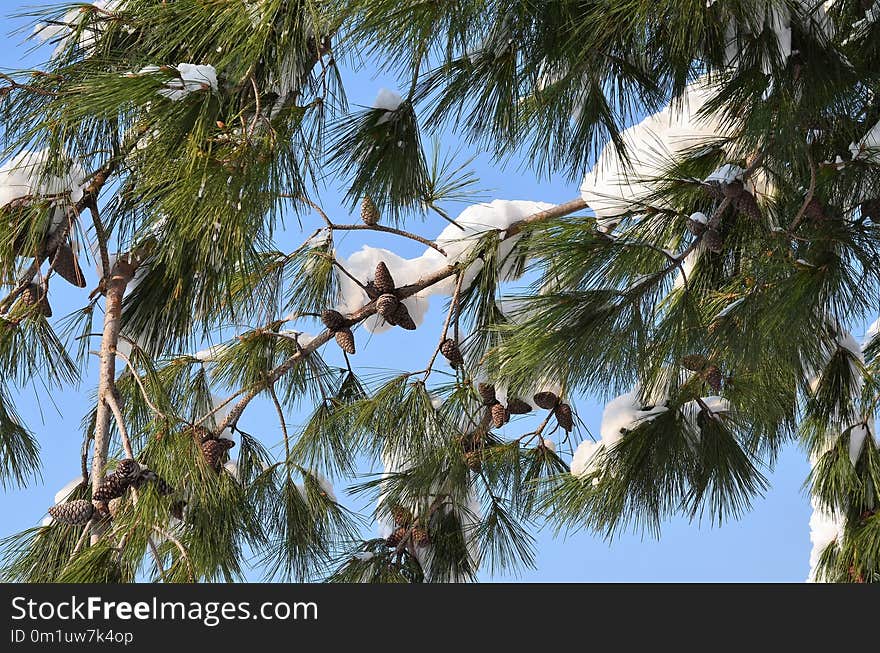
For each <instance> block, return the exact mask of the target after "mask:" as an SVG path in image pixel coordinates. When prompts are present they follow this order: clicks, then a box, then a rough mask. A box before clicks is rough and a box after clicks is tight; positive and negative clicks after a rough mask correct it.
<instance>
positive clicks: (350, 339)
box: [321, 261, 416, 354]
mask: <svg viewBox="0 0 880 653" xmlns="http://www.w3.org/2000/svg"><path fill="white" fill-rule="evenodd" d="M365 288H366V290H367V294H368V295H369V297H370V300H372V301H375V302H376V312H377V313H378V314H379V315H381V316H382V318H383V319H384V320H385V321H386V322H387V323H388V324H390V325H392V326H399V327H400V328H401V329H406V330H407V331H413V330H414V329H415V328H416V323H415V322H414V321H413V319H412V316H410V314H409V310H407V308H406V305H405V304H404V303H403V302H402V301H401V300H400V299H399V298H398V294H397V289H396V288H395V285H394V279H393V278H392V276H391V272H389V271H388V266H387V265H385V263H384V262H382V261H379V264H378V265H377V266H376V275H375V277H374V278H373V280H372V281H370V282H368V283H367V285H366V286H365ZM321 321H322V322H323V323H324V326H325V327H326V328H327V329H328V330H329V331H330V332H332V333H333V337H334V338H336V344H338V345H339V348H340V349H342V351H344V352H345V353H346V354H354V353H356V351H357V348H356V347H355V343H354V334H353V333H352V331H351V326H352V324H353V322H352V321H351V320H349V319H348V318H347V317H345V316H344V315H343V314H342V313H340V312H339V311H334V310H333V309H327V310H325V311H324V312H322V313H321Z"/></svg>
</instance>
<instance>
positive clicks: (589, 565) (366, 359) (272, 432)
mask: <svg viewBox="0 0 880 653" xmlns="http://www.w3.org/2000/svg"><path fill="white" fill-rule="evenodd" d="M30 6H31V4H30V3H26V2H18V1H17V0H7V1H6V2H4V3H2V11H3V13H4V14H6V15H9V14H12V13H15V12H16V11H20V10H22V9H25V8H27V7H30ZM22 24H23V21H21V20H18V19H8V18H4V19H3V29H2V35H0V38H2V41H0V43H2V46H3V53H2V55H0V69H2V70H4V71H8V70H9V69H19V68H26V67H28V66H35V65H37V63H38V62H39V61H40V60H41V59H42V58H43V57H44V56H45V52H40V53H36V54H30V55H28V54H26V50H27V49H28V46H25V45H22V43H21V41H22V35H20V34H14V35H13V34H11V32H12V31H13V30H15V29H16V28H18V27H20V26H21V25H22ZM345 79H346V89H347V92H348V97H349V101H350V102H351V103H352V104H353V105H355V104H360V105H370V104H371V103H372V102H373V99H374V98H375V96H376V93H377V91H378V89H379V88H381V87H387V88H391V89H395V88H396V84H395V81H394V80H393V79H389V78H386V77H382V76H375V75H374V74H373V73H372V71H371V70H370V69H369V68H366V69H362V70H357V71H352V70H348V71H346V75H345ZM443 147H444V148H446V149H451V150H455V149H457V148H458V147H462V153H463V154H465V155H468V156H469V155H470V154H476V155H477V158H476V160H475V161H474V164H473V167H474V169H475V170H476V172H477V173H478V176H479V177H480V180H481V187H482V188H486V189H491V191H490V192H489V193H488V198H490V199H491V198H500V199H511V200H515V199H520V200H536V201H544V202H552V203H559V202H564V201H567V200H570V199H573V198H574V197H576V196H577V194H578V190H577V188H578V185H579V184H578V182H577V181H572V180H569V179H565V178H564V177H562V176H560V177H554V178H550V179H538V178H536V177H535V175H534V174H533V173H531V172H530V171H528V170H527V169H526V168H525V166H524V165H522V164H523V163H524V161H523V159H522V157H521V156H520V155H516V154H515V155H513V156H512V157H511V159H510V161H509V162H507V165H506V166H504V167H500V166H498V165H496V164H494V163H493V162H492V161H491V159H490V158H489V157H488V156H486V155H483V154H481V153H479V152H475V151H473V150H471V149H469V148H468V147H467V144H466V143H463V142H461V139H460V138H458V137H457V136H456V134H455V133H447V134H445V135H444V138H443ZM320 202H321V204H322V205H323V206H324V207H325V209H326V210H327V211H328V213H330V215H331V216H332V217H333V218H334V220H335V221H337V222H350V221H356V220H357V216H351V218H349V217H348V212H347V211H346V210H345V209H344V208H343V207H342V206H341V193H340V192H339V189H338V188H336V187H334V186H332V185H330V186H329V187H328V188H326V189H324V190H322V191H321V194H320ZM462 208H463V206H461V205H460V206H449V207H448V209H449V210H450V211H452V212H456V213H457V212H458V211H460V210H461V209H462ZM314 219H315V216H310V217H308V218H307V220H306V221H305V222H304V224H305V228H306V230H307V231H310V229H311V228H313V225H316V224H317V223H316V222H314ZM288 227H289V228H288V230H287V231H286V232H285V233H284V235H283V236H281V238H280V239H279V240H280V244H281V245H282V246H290V247H295V246H296V244H298V243H299V242H300V241H301V240H302V237H300V239H299V240H296V238H297V236H298V226H297V224H296V220H290V221H289V224H288ZM410 227H411V228H412V230H414V231H417V232H418V233H420V234H422V235H425V236H427V237H431V236H432V235H436V234H437V233H439V231H440V230H441V229H442V227H443V223H442V222H441V221H440V220H439V219H428V220H427V221H426V222H425V223H424V224H420V223H412V224H411V225H410ZM365 243H366V244H370V245H375V246H382V247H388V248H389V249H393V250H394V251H396V252H397V253H398V254H400V255H402V256H414V255H416V254H419V253H421V251H422V247H421V246H419V245H416V244H414V243H409V242H408V241H401V240H396V239H395V240H388V239H387V238H385V237H383V236H381V235H380V234H368V235H366V236H365V235H364V232H347V233H345V234H343V235H342V237H341V238H340V239H339V240H338V241H337V246H338V248H339V249H340V251H341V253H342V254H344V255H348V254H350V253H351V252H352V251H354V250H356V249H359V248H360V246H361V245H362V244H365ZM89 273H90V277H89V282H90V285H89V286H88V287H87V288H86V290H85V293H84V292H83V291H79V290H74V289H72V288H71V287H66V288H63V287H62V286H63V284H56V285H55V287H53V292H52V294H51V299H52V305H53V308H54V311H55V315H56V317H63V316H64V315H66V314H67V313H69V312H71V311H73V310H75V309H77V308H79V307H81V306H82V305H83V304H84V303H85V294H87V292H88V290H89V289H90V288H92V287H94V285H95V283H93V282H94V281H96V276H95V274H94V267H93V266H92V267H90V268H89ZM442 318H443V307H442V303H441V302H439V301H437V300H436V299H435V300H434V302H433V304H432V307H431V311H430V313H429V315H428V318H427V320H426V322H425V324H424V325H423V326H421V327H420V328H419V329H418V330H417V331H415V332H402V331H401V330H399V329H396V330H394V331H393V332H391V333H388V334H383V335H380V336H375V337H373V338H371V339H367V334H366V332H363V331H361V332H360V333H359V353H358V355H357V356H356V358H355V360H354V364H355V365H356V366H357V367H358V368H359V369H361V370H370V371H377V372H378V371H380V370H386V369H387V368H388V367H389V366H391V367H394V368H398V369H404V368H409V369H419V368H416V367H415V365H418V364H419V362H420V361H423V360H425V359H426V358H427V357H428V356H429V355H430V352H431V351H432V348H433V347H434V346H435V345H436V338H437V334H438V333H439V328H440V324H441V323H442ZM335 356H336V352H335V351H330V352H328V358H329V359H330V360H331V361H333V360H335V358H334V357H335ZM371 368H372V369H371ZM94 383H95V366H94V364H93V365H92V367H91V369H90V370H89V372H88V373H87V374H86V375H85V377H84V381H83V383H82V384H81V386H80V387H77V388H74V387H72V388H64V389H52V391H51V392H47V391H46V390H45V389H44V388H43V387H42V386H41V385H39V383H37V384H34V385H31V386H29V387H26V388H24V389H22V390H21V391H20V392H19V393H18V395H17V399H16V406H17V408H18V410H19V412H20V413H21V415H22V417H23V418H24V419H25V420H26V422H27V424H28V425H29V426H30V427H31V429H32V430H33V431H34V432H35V433H37V435H38V436H39V438H40V441H41V442H42V445H43V462H44V467H43V479H42V481H38V482H36V483H32V484H31V485H30V487H28V488H26V489H12V490H7V491H6V492H5V493H0V503H2V506H3V510H2V518H0V537H2V536H6V535H8V534H11V533H14V532H17V531H19V530H22V529H24V528H27V527H29V526H32V525H35V524H37V523H38V522H39V521H40V519H41V518H42V517H43V516H44V514H45V511H46V508H47V507H48V506H50V505H51V504H52V497H53V495H54V494H55V492H56V491H57V490H58V489H59V488H60V487H61V486H62V485H64V484H65V483H66V482H67V481H69V480H70V479H72V478H73V477H74V476H76V475H77V474H78V469H79V448H80V444H81V430H80V420H81V418H82V416H83V414H84V412H85V411H86V410H87V406H88V403H89V398H90V396H91V394H92V392H93V388H94ZM577 407H578V410H579V414H580V418H581V420H582V421H583V422H584V423H585V424H586V426H587V428H588V429H589V430H590V431H593V432H598V426H599V422H600V418H601V403H599V402H597V401H596V400H595V399H591V398H583V399H581V400H579V401H578V402H577ZM302 418H303V415H302V414H292V415H289V416H288V422H289V423H290V424H291V425H295V424H297V423H299V422H300V421H301V420H302ZM240 425H241V427H242V428H243V429H244V430H245V431H247V432H250V433H254V434H257V435H258V436H259V437H260V438H261V439H263V440H264V441H265V442H266V443H267V444H268V445H274V444H276V443H277V442H278V441H279V439H280V429H279V427H278V425H277V421H276V419H275V417H274V413H273V411H272V408H271V405H268V404H259V403H256V402H255V404H254V405H253V406H251V407H250V408H249V409H248V411H247V412H246V413H245V416H244V418H243V419H242V421H241V424H240ZM582 437H588V436H587V435H586V433H584V434H582ZM808 472H809V467H808V464H807V461H806V455H805V454H804V452H803V451H801V450H800V449H799V448H797V447H796V446H789V447H788V448H787V449H786V450H785V451H784V452H783V454H782V455H781V457H780V459H779V461H778V464H777V466H776V469H775V471H773V472H772V473H768V476H769V478H770V480H771V483H772V486H771V489H770V490H769V491H768V492H767V494H766V496H765V498H763V499H759V500H757V501H756V503H755V506H754V509H753V510H752V511H751V512H750V513H749V514H747V515H746V516H744V517H743V518H741V519H740V520H739V521H735V522H729V523H725V524H724V525H723V526H721V527H714V528H713V527H710V525H709V524H698V523H690V522H688V521H687V520H682V519H675V520H672V521H670V522H668V523H666V524H665V525H664V528H663V532H662V536H661V539H660V540H659V541H658V540H655V539H653V538H651V537H647V536H646V537H645V538H643V537H641V536H640V535H638V534H636V535H622V536H618V537H617V538H616V539H615V540H614V541H612V542H608V541H606V540H604V539H602V538H600V537H597V536H594V535H592V534H590V533H588V532H585V531H578V532H575V533H571V534H568V535H567V536H564V535H559V536H556V537H554V536H553V533H552V532H550V531H549V530H547V529H545V530H542V531H540V532H538V533H537V534H536V538H537V542H536V545H537V551H538V555H537V569H535V570H524V571H522V572H521V573H519V574H518V575H517V576H498V575H496V576H490V575H489V574H488V573H484V574H483V578H484V580H504V581H507V580H520V581H531V582H539V581H543V582H588V581H599V582H613V581H647V582H653V581H672V582H674V581H696V582H702V581H728V582H739V581H790V582H800V581H802V580H803V579H804V578H805V577H806V575H807V572H808V556H809V550H810V543H809V526H808V520H809V516H810V507H809V501H808V498H807V496H806V492H805V490H804V489H803V482H804V479H805V478H806V476H807V474H808ZM335 485H336V488H337V494H338V495H340V497H341V498H342V499H343V501H344V502H345V503H347V504H348V505H349V506H350V507H352V508H355V509H359V510H361V511H362V512H364V513H368V512H369V510H371V509H372V504H369V503H364V502H363V501H362V500H361V499H352V498H351V497H345V496H344V485H345V483H344V481H342V482H339V481H337V482H336V483H335ZM256 579H258V574H255V575H254V580H256Z"/></svg>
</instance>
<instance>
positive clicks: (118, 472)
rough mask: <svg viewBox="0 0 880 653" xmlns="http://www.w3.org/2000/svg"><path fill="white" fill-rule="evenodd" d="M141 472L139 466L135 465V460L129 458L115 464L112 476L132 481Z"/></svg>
mask: <svg viewBox="0 0 880 653" xmlns="http://www.w3.org/2000/svg"><path fill="white" fill-rule="evenodd" d="M140 471H141V466H140V465H138V464H137V461H136V460H132V459H131V458H125V459H124V460H120V461H119V462H118V463H116V469H115V470H114V472H113V474H114V476H119V477H120V478H126V479H128V480H132V479H133V478H134V477H135V476H137V474H138V473H139V472H140Z"/></svg>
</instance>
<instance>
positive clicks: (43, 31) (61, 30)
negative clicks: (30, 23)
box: [33, 0, 125, 59]
mask: <svg viewBox="0 0 880 653" xmlns="http://www.w3.org/2000/svg"><path fill="white" fill-rule="evenodd" d="M124 2H125V0H96V1H95V2H92V3H91V6H92V7H94V8H95V9H96V10H101V11H104V12H114V11H117V10H119V9H120V8H121V7H122V4H123V3H124ZM88 6H89V5H84V7H86V8H87V7H88ZM92 13H95V11H94V10H93V11H82V10H81V8H80V7H75V8H73V9H71V10H70V11H68V12H67V13H65V14H64V17H63V18H62V19H61V20H60V21H58V23H57V24H52V25H47V24H45V23H40V24H39V25H37V26H35V27H34V31H33V33H34V35H35V36H37V37H38V38H39V40H40V41H41V42H43V43H45V42H47V41H53V42H56V46H55V50H54V51H53V52H52V58H53V59H55V58H57V57H58V56H59V55H60V54H61V53H62V52H64V51H65V50H67V49H68V48H69V47H71V46H72V45H74V44H75V45H76V46H77V47H78V48H79V49H80V50H82V51H83V53H84V54H85V55H86V56H89V55H91V54H92V52H93V51H94V49H95V46H96V45H97V44H98V40H99V39H100V38H101V33H102V32H103V31H104V28H103V23H102V22H96V23H94V24H93V26H91V27H86V28H83V29H82V30H80V31H79V34H77V30H78V27H79V25H80V23H81V22H82V21H84V20H86V19H87V18H88V17H89V15H90V14H92Z"/></svg>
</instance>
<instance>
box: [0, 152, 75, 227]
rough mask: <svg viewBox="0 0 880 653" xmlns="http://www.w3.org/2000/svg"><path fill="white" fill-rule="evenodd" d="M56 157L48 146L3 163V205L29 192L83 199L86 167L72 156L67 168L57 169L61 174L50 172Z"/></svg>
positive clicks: (0, 193) (0, 185)
mask: <svg viewBox="0 0 880 653" xmlns="http://www.w3.org/2000/svg"><path fill="white" fill-rule="evenodd" d="M55 157H56V154H55V153H53V152H50V150H49V149H48V148H46V149H43V150H36V151H32V150H25V151H23V152H21V153H19V154H18V155H17V156H15V157H13V158H11V159H9V160H8V161H6V163H4V164H3V165H2V166H0V206H5V205H6V204H8V203H9V202H11V201H13V200H15V199H18V198H21V197H29V196H42V197H45V196H50V197H51V196H62V195H64V196H67V195H69V197H70V200H69V201H70V202H72V203H75V202H78V201H79V200H81V199H82V196H83V189H84V188H85V186H86V184H85V179H86V177H87V176H88V175H87V174H86V171H85V170H84V169H83V168H82V166H80V165H78V164H77V163H75V162H74V161H72V160H68V164H67V170H66V171H64V172H61V171H57V172H60V173H61V174H54V173H53V172H48V170H50V169H51V168H50V167H49V165H48V164H49V163H50V162H51V161H53V160H55ZM65 201H66V200H65ZM61 217H63V213H62V216H61Z"/></svg>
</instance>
